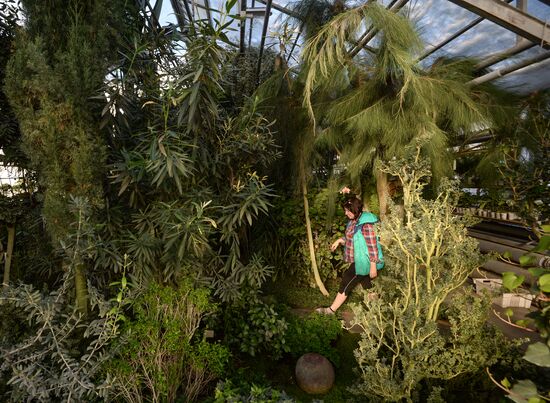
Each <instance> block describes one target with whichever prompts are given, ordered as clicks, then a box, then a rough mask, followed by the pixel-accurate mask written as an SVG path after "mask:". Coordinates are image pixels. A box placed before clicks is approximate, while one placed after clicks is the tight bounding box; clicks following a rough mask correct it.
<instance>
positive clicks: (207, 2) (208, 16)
mask: <svg viewBox="0 0 550 403" xmlns="http://www.w3.org/2000/svg"><path fill="white" fill-rule="evenodd" d="M204 6H205V8H206V17H207V18H208V23H209V24H210V26H212V13H211V12H210V1H209V0H204Z"/></svg>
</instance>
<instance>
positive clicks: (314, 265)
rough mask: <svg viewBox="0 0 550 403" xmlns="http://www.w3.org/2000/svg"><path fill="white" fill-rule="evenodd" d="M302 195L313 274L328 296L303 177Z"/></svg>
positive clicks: (323, 292)
mask: <svg viewBox="0 0 550 403" xmlns="http://www.w3.org/2000/svg"><path fill="white" fill-rule="evenodd" d="M302 196H303V197H304V215H305V218H306V232H307V243H308V245H309V257H310V259H311V268H312V269H313V276H314V277H315V283H317V287H319V290H321V293H322V294H323V295H324V296H325V297H327V296H328V295H329V293H328V291H327V289H326V288H325V285H324V284H323V281H322V280H321V276H320V275H319V268H318V267H317V259H316V258H315V246H314V245H313V233H312V231H311V221H310V219H309V202H308V201H307V185H306V181H305V180H304V179H302Z"/></svg>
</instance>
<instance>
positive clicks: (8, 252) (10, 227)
mask: <svg viewBox="0 0 550 403" xmlns="http://www.w3.org/2000/svg"><path fill="white" fill-rule="evenodd" d="M14 244H15V224H8V248H7V249H6V261H5V263H4V280H3V281H2V284H3V285H4V287H7V286H8V285H9V283H10V269H11V259H12V256H13V245H14Z"/></svg>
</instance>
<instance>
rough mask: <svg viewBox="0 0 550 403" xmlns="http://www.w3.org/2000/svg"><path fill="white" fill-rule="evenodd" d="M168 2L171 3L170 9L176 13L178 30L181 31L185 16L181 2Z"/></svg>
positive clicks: (175, 0)
mask: <svg viewBox="0 0 550 403" xmlns="http://www.w3.org/2000/svg"><path fill="white" fill-rule="evenodd" d="M170 3H171V4H172V10H174V13H175V14H176V20H177V21H178V25H179V26H180V31H182V32H183V30H184V29H185V16H184V14H183V10H182V9H181V4H180V2H179V0H170Z"/></svg>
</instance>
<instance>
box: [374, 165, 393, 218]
mask: <svg viewBox="0 0 550 403" xmlns="http://www.w3.org/2000/svg"><path fill="white" fill-rule="evenodd" d="M375 175H376V193H377V194H378V205H379V206H380V219H381V220H383V219H384V218H385V217H386V213H387V212H388V198H389V197H390V191H389V184H388V174H387V173H385V172H382V171H380V170H379V169H377V170H376V173H375Z"/></svg>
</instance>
